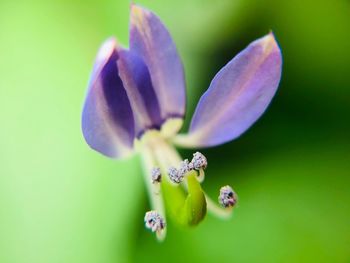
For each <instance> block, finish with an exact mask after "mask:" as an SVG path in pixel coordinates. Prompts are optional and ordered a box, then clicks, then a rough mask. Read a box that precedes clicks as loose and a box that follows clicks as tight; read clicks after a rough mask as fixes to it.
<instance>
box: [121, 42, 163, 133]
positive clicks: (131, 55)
mask: <svg viewBox="0 0 350 263" xmlns="http://www.w3.org/2000/svg"><path fill="white" fill-rule="evenodd" d="M117 51H118V61H117V65H118V70H119V76H120V78H121V79H122V81H123V84H124V88H125V90H126V93H127V95H128V98H129V101H130V104H131V108H132V111H133V115H134V119H135V135H136V136H137V137H140V136H141V135H142V134H143V132H144V131H145V130H147V129H151V128H156V129H160V127H161V124H162V118H161V116H160V109H159V103H158V100H157V96H156V93H155V91H154V89H153V86H152V82H151V77H150V74H149V71H148V69H147V66H146V65H145V64H144V62H143V61H142V59H141V58H140V57H139V56H138V55H137V54H136V53H135V52H132V51H129V50H125V49H123V48H121V47H117Z"/></svg>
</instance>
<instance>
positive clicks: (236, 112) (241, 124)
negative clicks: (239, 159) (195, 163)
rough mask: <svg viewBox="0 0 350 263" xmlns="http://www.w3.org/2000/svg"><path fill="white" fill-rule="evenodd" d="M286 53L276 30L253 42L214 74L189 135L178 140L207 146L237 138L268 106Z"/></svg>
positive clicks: (198, 145) (279, 76)
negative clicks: (282, 49) (274, 32)
mask: <svg viewBox="0 0 350 263" xmlns="http://www.w3.org/2000/svg"><path fill="white" fill-rule="evenodd" d="M281 66H282V56H281V51H280V49H279V47H278V45H277V43H276V40H275V38H274V36H273V34H272V33H270V34H268V35H266V36H265V37H263V38H260V39H258V40H256V41H254V42H252V43H251V44H250V45H249V46H248V47H247V48H246V49H244V50H243V51H242V52H240V53H239V54H238V55H237V56H236V57H235V58H233V59H232V60H231V61H230V62H229V63H228V64H227V65H226V66H225V67H223V68H222V69H221V70H220V71H219V73H218V74H217V75H216V76H215V77H214V79H213V81H212V82H211V84H210V87H209V89H208V90H207V91H206V92H205V93H204V94H203V96H202V97H201V99H200V101H199V103H198V105H197V108H196V111H195V113H194V116H193V118H192V122H191V126H190V131H189V134H188V135H179V136H178V137H177V138H175V143H177V144H179V145H183V146H188V147H207V146H214V145H218V144H222V143H225V142H227V141H230V140H233V139H235V138H237V137H238V136H240V135H241V134H242V133H243V132H245V131H246V130H247V129H248V128H249V127H250V126H251V125H252V124H253V123H254V122H255V121H256V120H257V119H258V118H259V117H260V116H261V115H262V114H263V113H264V111H265V110H266V108H267V106H268V105H269V103H270V101H271V99H272V97H273V96H274V94H275V92H276V90H277V87H278V84H279V81H280V78H281Z"/></svg>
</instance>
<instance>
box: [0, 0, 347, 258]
mask: <svg viewBox="0 0 350 263" xmlns="http://www.w3.org/2000/svg"><path fill="white" fill-rule="evenodd" d="M140 2H141V3H142V4H143V5H144V6H147V7H149V8H151V9H152V10H155V12H156V13H158V14H159V16H160V17H161V18H162V19H163V20H164V22H165V23H166V24H167V26H168V27H169V29H170V31H171V33H172V35H173V36H174V39H175V41H176V43H177V45H178V48H179V52H180V54H181V56H182V58H183V61H184V64H185V69H186V75H187V83H188V94H189V99H188V110H189V113H188V116H187V118H186V122H187V123H188V122H189V120H190V115H191V113H192V111H193V110H194V107H195V103H196V101H197V100H198V98H199V96H200V94H201V93H202V92H203V91H204V90H205V89H206V88H207V87H208V85H209V82H210V80H211V79H212V77H213V76H214V75H215V73H216V72H217V71H218V70H219V69H220V68H221V67H222V66H223V65H224V64H225V63H226V62H227V61H228V60H230V59H231V58H232V57H233V56H234V55H235V54H236V53H237V52H238V51H239V50H241V49H242V48H244V46H246V45H247V44H248V43H249V42H250V41H252V40H254V39H255V38H257V37H259V36H262V35H263V34H266V33H267V32H268V31H269V30H270V29H272V30H273V31H274V33H275V34H276V38H277V39H278V41H279V43H280V45H281V48H282V51H283V56H284V71H283V79H282V82H281V87H280V90H279V92H278V94H277V96H276V98H275V99H274V101H273V104H272V105H271V107H270V108H269V110H268V111H267V113H266V114H265V116H264V117H263V118H262V119H261V120H260V121H259V122H258V123H257V124H256V125H255V126H254V127H253V128H252V129H251V130H250V131H249V132H248V133H247V134H245V135H244V136H242V137H241V138H240V139H238V140H236V141H234V142H232V143H229V144H227V145H225V146H221V147H217V148H213V149H208V150H204V151H203V153H205V154H206V155H207V157H208V161H209V166H208V169H207V171H206V181H205V182H204V184H203V185H202V186H203V189H204V190H206V191H207V193H208V194H209V195H210V196H211V197H212V198H213V199H214V200H215V199H216V196H217V194H218V189H219V188H220V187H221V186H222V185H225V184H231V185H232V186H233V187H234V189H235V190H236V191H237V193H238V195H239V206H238V208H237V209H236V210H235V214H234V216H233V218H232V219H230V220H228V221H222V220H220V219H216V218H213V217H212V216H210V215H208V216H207V217H206V218H205V219H204V222H202V223H200V224H199V226H198V227H196V228H193V229H192V228H191V229H182V228H176V227H174V226H173V225H172V224H171V223H170V224H169V229H168V232H167V239H166V240H165V242H164V243H163V244H159V243H158V242H157V241H156V239H155V237H154V236H153V235H152V234H151V233H149V232H148V231H146V230H145V229H144V226H143V215H144V212H145V211H146V210H147V209H148V202H147V195H146V193H145V188H144V185H143V179H142V175H141V169H140V165H139V163H140V160H139V158H138V157H134V158H132V159H130V160H127V161H125V162H120V161H119V162H115V161H112V160H110V159H107V158H104V157H103V156H101V155H99V154H97V153H96V152H94V151H92V150H90V149H89V148H88V146H87V145H86V144H85V142H84V140H83V137H82V135H81V131H80V114H81V108H82V103H83V101H84V94H85V92H86V84H87V81H88V78H89V73H90V71H91V69H92V63H93V60H94V56H95V54H96V51H97V49H98V47H99V45H100V43H101V42H102V41H103V40H104V39H105V38H107V37H108V36H111V35H116V36H117V37H118V39H119V40H120V41H121V42H122V43H124V44H127V39H128V15H129V14H128V12H129V9H128V5H129V1H120V0H115V1H112V0H108V1H107V0H104V1H94V0H88V1H82V0H73V1H68V0H52V1H40V0H29V1H26V0H22V1H21V0H14V1H13V0H1V1H0V72H1V73H0V74H1V75H0V123H1V127H0V262H1V263H62V262H64V263H73V262H74V263H80V262H82V263H112V262H118V263H123V262H201V263H204V262H349V261H350V250H349V247H350V235H349V233H350V221H349V218H350V191H349V188H350V178H349V175H350V172H349V171H350V139H349V134H350V117H349V116H350V108H349V98H350V76H349V71H350V51H349V43H350V31H349V25H350V16H349V13H350V2H349V1H345V0H335V1H326V0H320V1H312V0H303V1H302V0H295V1H277V0H268V1H258V0H247V1H240V0H236V1H232V0H220V1H211V0H192V1H187V0H179V1H163V0H152V1H149V0H142V1H140ZM191 153H192V152H191V151H184V152H182V154H183V156H184V157H187V158H190V156H191Z"/></svg>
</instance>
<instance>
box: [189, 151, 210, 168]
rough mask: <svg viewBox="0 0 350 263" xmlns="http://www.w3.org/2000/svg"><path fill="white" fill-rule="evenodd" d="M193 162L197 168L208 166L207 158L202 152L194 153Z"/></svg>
mask: <svg viewBox="0 0 350 263" xmlns="http://www.w3.org/2000/svg"><path fill="white" fill-rule="evenodd" d="M191 164H192V166H193V168H194V169H196V170H200V169H205V168H207V166H208V162H207V158H205V156H204V155H203V154H202V153H200V152H195V153H194V154H193V158H192V161H191Z"/></svg>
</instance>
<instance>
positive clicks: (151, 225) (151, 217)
mask: <svg viewBox="0 0 350 263" xmlns="http://www.w3.org/2000/svg"><path fill="white" fill-rule="evenodd" d="M145 225H146V228H148V229H151V230H152V232H159V231H161V230H163V229H164V228H165V221H164V219H163V217H162V216H161V215H160V214H159V213H158V212H157V211H148V212H147V213H146V215H145Z"/></svg>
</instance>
